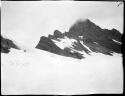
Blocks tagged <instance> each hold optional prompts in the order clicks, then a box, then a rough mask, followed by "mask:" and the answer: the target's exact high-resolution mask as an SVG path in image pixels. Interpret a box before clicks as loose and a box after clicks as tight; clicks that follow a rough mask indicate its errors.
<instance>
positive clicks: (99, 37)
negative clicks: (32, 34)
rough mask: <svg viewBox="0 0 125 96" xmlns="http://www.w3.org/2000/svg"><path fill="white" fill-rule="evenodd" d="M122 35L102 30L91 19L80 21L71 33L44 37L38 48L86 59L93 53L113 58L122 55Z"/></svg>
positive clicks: (56, 31) (74, 25)
mask: <svg viewBox="0 0 125 96" xmlns="http://www.w3.org/2000/svg"><path fill="white" fill-rule="evenodd" d="M121 39H122V34H121V33H120V32H119V31H118V30H116V29H112V30H108V29H102V28H100V27H99V26H98V25H96V24H95V23H93V22H92V21H90V20H89V19H87V20H85V21H82V20H78V21H77V22H76V23H75V24H73V25H72V26H71V28H70V29H69V32H64V33H62V32H60V31H59V30H55V31H54V33H53V35H50V34H49V35H48V37H45V36H42V37H41V39H40V41H39V43H38V45H37V46H36V48H38V49H41V50H45V51H49V52H52V53H55V54H58V55H63V56H68V57H73V58H77V59H82V58H85V55H91V53H92V52H96V53H102V54H105V55H110V56H112V55H113V53H119V54H121V46H122V40H121Z"/></svg>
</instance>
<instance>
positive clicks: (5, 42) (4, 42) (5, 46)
mask: <svg viewBox="0 0 125 96" xmlns="http://www.w3.org/2000/svg"><path fill="white" fill-rule="evenodd" d="M0 37H1V52H2V53H8V52H10V51H9V49H10V48H15V49H19V48H18V47H17V46H16V45H15V44H14V43H13V41H11V40H9V39H6V38H3V37H2V36H0Z"/></svg>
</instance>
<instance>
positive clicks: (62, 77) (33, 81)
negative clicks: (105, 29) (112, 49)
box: [1, 49, 123, 95]
mask: <svg viewBox="0 0 125 96" xmlns="http://www.w3.org/2000/svg"><path fill="white" fill-rule="evenodd" d="M1 64H2V65H1V91H2V94H63V95H64V94H70V95H71V94H90V93H122V92H123V70H122V58H121V56H120V55H118V54H114V56H107V55H103V54H101V53H98V54H97V53H93V54H92V56H89V55H88V57H87V58H86V59H82V60H79V59H74V58H70V57H64V56H59V55H56V54H53V53H49V52H47V51H42V50H39V49H34V50H32V51H28V52H22V51H21V50H16V49H11V52H10V53H9V54H3V53H1Z"/></svg>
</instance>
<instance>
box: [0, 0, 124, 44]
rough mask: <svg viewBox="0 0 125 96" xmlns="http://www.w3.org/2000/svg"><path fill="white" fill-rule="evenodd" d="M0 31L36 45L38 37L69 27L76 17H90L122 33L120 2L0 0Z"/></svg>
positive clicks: (101, 25) (65, 29)
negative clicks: (0, 7) (118, 3)
mask: <svg viewBox="0 0 125 96" xmlns="http://www.w3.org/2000/svg"><path fill="white" fill-rule="evenodd" d="M1 6H2V9H1V27H2V28H1V31H2V33H6V34H7V35H10V36H11V37H12V38H13V39H15V40H17V41H19V42H21V43H23V44H25V45H27V44H28V46H35V45H36V44H37V43H38V41H39V39H40V37H41V36H43V35H45V36H47V34H52V33H53V31H54V30H55V29H58V30H60V31H62V32H65V31H68V29H69V28H70V26H71V25H72V24H73V23H74V22H75V21H77V20H78V19H85V18H89V19H90V20H91V21H92V22H94V23H95V24H97V25H99V26H100V27H101V28H108V29H112V28H116V29H117V30H119V31H120V32H121V33H123V4H121V5H120V6H118V7H117V3H116V2H95V1H93V2H92V1H91V2H90V1H89V2H88V1H81V2H80V1H79V2H78V1H59V2H58V1H31V2H29V1H21V2H19V1H17V2H16V1H2V4H1Z"/></svg>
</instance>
